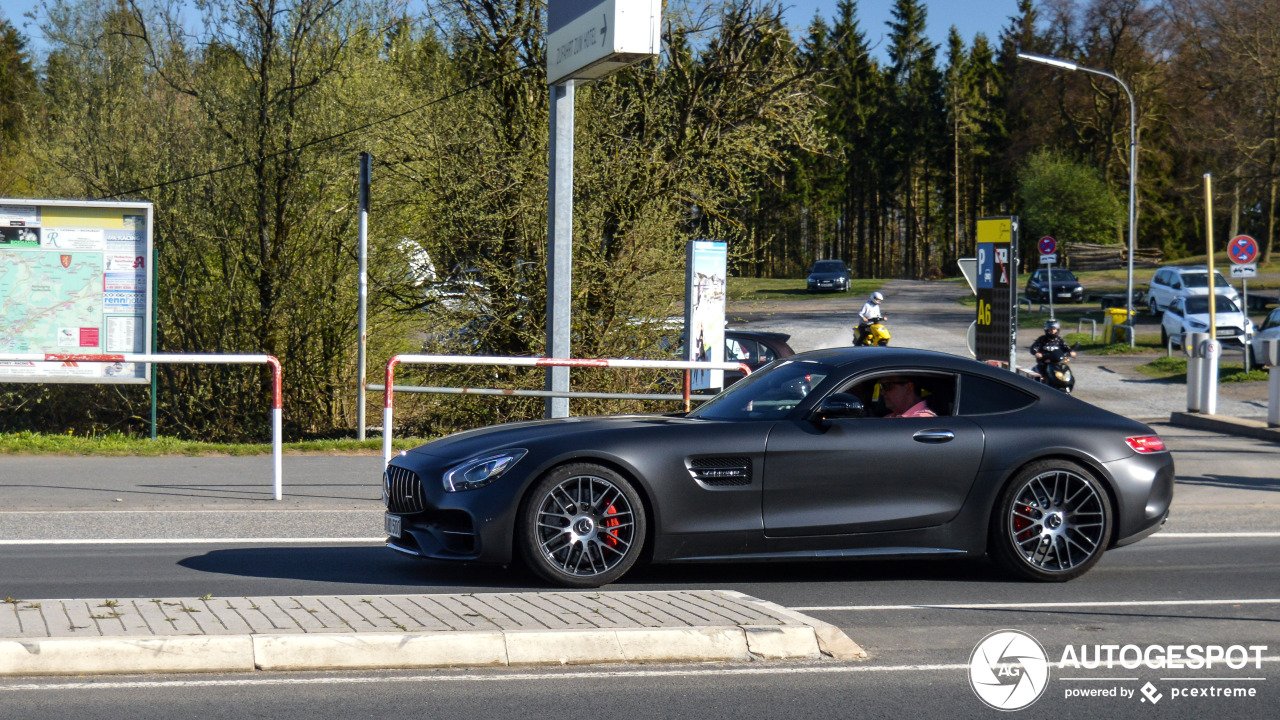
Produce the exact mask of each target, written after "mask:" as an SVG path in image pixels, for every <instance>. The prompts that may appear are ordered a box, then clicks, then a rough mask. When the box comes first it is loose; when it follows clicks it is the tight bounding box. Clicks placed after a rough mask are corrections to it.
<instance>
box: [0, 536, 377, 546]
mask: <svg viewBox="0 0 1280 720" xmlns="http://www.w3.org/2000/svg"><path fill="white" fill-rule="evenodd" d="M386 541H387V538H386V537H362V538H360V537H344V538H133V539H123V538H121V539H102V540H0V546H3V545H245V544H254V545H256V544H259V543H269V544H272V545H315V544H321V543H324V544H333V543H341V544H344V545H355V544H364V543H379V544H381V543H384V542H386Z"/></svg>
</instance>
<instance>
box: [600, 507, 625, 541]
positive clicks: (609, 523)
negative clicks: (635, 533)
mask: <svg viewBox="0 0 1280 720" xmlns="http://www.w3.org/2000/svg"><path fill="white" fill-rule="evenodd" d="M604 514H605V515H617V514H618V509H617V508H615V507H614V506H612V505H610V506H609V507H608V509H606V510H605V511H604ZM621 524H622V521H621V520H619V519H618V518H616V517H611V518H609V519H607V520H605V521H604V526H605V527H606V528H616V527H618V526H619V525H621ZM604 542H605V544H606V545H608V546H609V547H618V536H617V531H616V530H606V531H605V533H604Z"/></svg>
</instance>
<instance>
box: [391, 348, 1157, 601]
mask: <svg viewBox="0 0 1280 720" xmlns="http://www.w3.org/2000/svg"><path fill="white" fill-rule="evenodd" d="M890 411H892V412H894V413H898V414H901V415H903V416H902V417H890V416H887V415H888V414H889V412H890ZM1173 481H1174V471H1173V459H1172V458H1171V457H1170V455H1169V453H1168V452H1167V451H1166V450H1165V447H1164V443H1163V442H1162V441H1161V440H1160V438H1159V437H1158V436H1156V434H1155V433H1154V432H1152V430H1151V429H1150V428H1148V427H1147V426H1145V425H1143V424H1141V423H1138V422H1135V421H1133V420H1129V419H1126V418H1124V417H1121V416H1119V415H1115V414H1113V413H1110V412H1107V411H1105V410H1101V409H1099V408H1096V407H1094V406H1092V405H1089V404H1088V403H1085V402H1082V401H1080V400H1077V399H1075V398H1073V397H1071V396H1069V395H1065V394H1063V393H1060V392H1057V391H1055V390H1052V389H1049V388H1046V387H1045V386H1043V385H1040V384H1038V383H1034V382H1031V381H1029V380H1026V379H1024V378H1021V377H1018V376H1016V375H1014V374H1012V373H1009V372H1007V371H1004V370H1000V369H996V368H992V367H989V366H987V365H983V364H982V363H978V362H974V361H972V360H968V359H965V358H959V357H955V356H952V355H945V354H941V353H933V352H927V351H923V350H905V349H891V348H837V349H831V350H818V351H814V352H808V353H802V354H799V355H794V356H792V357H790V358H785V359H780V360H778V361H777V362H775V363H773V364H771V365H770V366H768V367H766V368H765V369H764V370H762V371H760V372H759V373H756V374H753V375H751V376H749V377H748V378H746V379H745V380H742V381H740V382H738V383H737V384H735V385H733V386H732V387H731V388H729V389H728V390H726V391H725V392H723V393H721V394H720V395H718V396H717V397H716V398H714V399H712V400H710V401H708V402H707V403H706V404H704V405H702V406H701V407H699V408H698V409H696V410H694V411H693V412H691V413H688V414H678V415H655V416H620V417H577V418H567V419H562V420H544V421H535V422H523V423H511V424H507V425H498V426H494V427H487V428H481V429H478V430H471V431H468V432H462V433H458V434H456V435H451V436H449V437H446V438H443V439H441V440H436V441H434V442H431V443H428V444H426V445H423V446H422V447H419V448H417V449H415V450H413V451H411V452H408V453H402V454H401V455H400V456H398V457H396V458H394V459H393V460H392V461H391V464H390V465H389V466H388V468H387V471H386V475H385V480H384V495H385V501H386V505H387V510H388V512H387V516H386V520H387V533H388V535H389V536H390V537H389V539H388V545H389V546H390V547H391V548H392V549H394V550H397V551H400V552H403V553H408V554H411V555H417V556H420V557H426V558H437V559H455V560H468V561H480V562H492V563H504V564H505V563H509V562H512V561H513V560H515V559H517V558H520V559H523V560H524V562H526V563H528V565H529V566H530V567H531V568H532V569H533V570H534V571H536V572H537V573H538V575H540V576H541V577H543V578H545V579H546V580H548V581H550V582H552V583H555V584H558V585H565V586H570V587H594V586H599V585H603V584H605V583H609V582H612V581H614V580H617V579H618V578H619V577H621V576H622V575H623V574H624V573H625V572H626V571H627V570H628V569H629V568H631V566H632V565H633V564H634V563H635V562H636V561H637V560H640V559H642V558H643V559H645V560H648V561H652V562H655V563H665V562H725V561H731V560H752V561H759V560H790V559H820V558H856V557H873V558H886V557H925V556H935V557H936V556H971V555H981V554H983V553H988V554H990V555H991V556H992V557H993V558H994V559H995V560H996V561H997V562H998V563H999V564H1001V565H1002V566H1003V567H1005V568H1006V569H1007V570H1008V571H1009V572H1011V573H1012V574H1013V575H1015V576H1019V577H1022V578H1029V579H1032V580H1042V581H1062V580H1069V579H1071V578H1074V577H1076V576H1078V575H1080V574H1082V573H1084V572H1085V571H1086V570H1088V569H1089V568H1090V567H1092V566H1093V565H1094V563H1096V562H1097V561H1098V559H1099V558H1100V557H1101V555H1102V553H1103V551H1104V550H1106V549H1108V548H1112V547H1116V546H1119V545H1125V544H1128V543H1132V542H1134V541H1137V540H1139V539H1141V538H1143V537H1145V536H1147V535H1149V534H1151V533H1153V532H1155V531H1156V530H1157V529H1158V528H1159V527H1160V525H1161V524H1162V523H1163V522H1164V520H1165V518H1166V517H1167V516H1168V513H1169V503H1170V501H1171V500H1172V499H1173Z"/></svg>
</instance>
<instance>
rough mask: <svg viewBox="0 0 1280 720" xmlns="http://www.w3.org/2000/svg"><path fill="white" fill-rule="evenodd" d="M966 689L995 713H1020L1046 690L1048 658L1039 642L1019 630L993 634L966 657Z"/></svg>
mask: <svg viewBox="0 0 1280 720" xmlns="http://www.w3.org/2000/svg"><path fill="white" fill-rule="evenodd" d="M969 686H970V687H972V688H973V692H974V694H976V695H977V696H978V699H979V700H981V701H982V702H984V703H986V704H987V706H989V707H992V708H994V709H996V710H1005V711H1010V710H1021V709H1022V708H1025V707H1027V706H1029V705H1031V704H1032V703H1034V702H1035V701H1037V700H1039V699H1040V696H1041V695H1043V694H1044V691H1045V688H1047V687H1048V686H1049V657H1048V656H1047V655H1046V654H1045V652H1044V647H1043V646H1041V645H1040V642H1039V641H1037V640H1036V639H1035V638H1033V637H1031V636H1030V635H1028V634H1026V633H1024V632H1022V631H1020V630H997V631H996V632H993V633H991V634H990V635H988V636H986V637H984V638H982V641H981V642H979V643H978V645H977V647H975V648H974V649H973V654H972V655H970V656H969Z"/></svg>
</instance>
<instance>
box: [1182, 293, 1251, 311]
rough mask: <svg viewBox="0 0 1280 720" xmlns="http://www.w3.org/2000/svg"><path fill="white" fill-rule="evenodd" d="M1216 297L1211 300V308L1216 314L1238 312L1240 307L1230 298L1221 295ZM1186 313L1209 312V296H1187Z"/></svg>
mask: <svg viewBox="0 0 1280 720" xmlns="http://www.w3.org/2000/svg"><path fill="white" fill-rule="evenodd" d="M1217 297H1218V299H1217V300H1215V301H1214V302H1213V310H1214V312H1216V313H1217V314H1219V315H1221V314H1222V313H1234V312H1240V308H1239V307H1238V306H1237V305H1236V304H1235V303H1234V302H1232V301H1231V298H1229V297H1224V296H1222V295H1218V296H1217ZM1187 314H1188V315H1208V314H1209V297H1208V296H1207V295H1196V296H1194V297H1189V298H1187Z"/></svg>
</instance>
